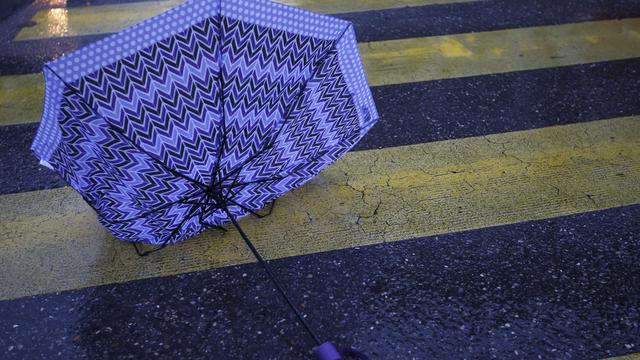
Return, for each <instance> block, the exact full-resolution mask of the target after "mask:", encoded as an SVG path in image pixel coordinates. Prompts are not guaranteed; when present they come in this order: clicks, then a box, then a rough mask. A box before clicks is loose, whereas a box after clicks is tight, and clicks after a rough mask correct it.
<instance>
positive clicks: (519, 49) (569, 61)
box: [360, 18, 640, 85]
mask: <svg viewBox="0 0 640 360" xmlns="http://www.w3.org/2000/svg"><path fill="white" fill-rule="evenodd" d="M360 49H361V51H362V55H363V61H364V63H365V66H366V68H367V76H368V78H369V82H370V83H371V84H372V85H388V84H399V83H407V82H414V81H427V80H435V79H443V78H455V77H463V76H471V75H483V74H495V73H503V72H510V71H520V70H530V69H543V68H550V67H556V66H566V65H576V64H584V63H591V62H598V61H606V60H619V59H628V58H634V57H640V18H631V19H624V20H608V21H595V22H584V23H577V24H563V25H554V26H541V27H532V28H523V29H513V30H499V31H489V32H482V33H469V34H461V35H446V36H435V37H428V38H416V39H402V40H391V41H379V42H372V43H366V44H361V45H360Z"/></svg>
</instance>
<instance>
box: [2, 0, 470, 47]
mask: <svg viewBox="0 0 640 360" xmlns="http://www.w3.org/2000/svg"><path fill="white" fill-rule="evenodd" d="M470 1H474V0H399V1H398V0H395V1H394V0H278V1H277V2H280V3H284V4H287V5H293V6H297V7H300V8H304V9H309V10H311V11H315V12H320V13H326V14H332V13H333V14H335V13H344V12H358V11H367V10H382V9H391V8H400V7H405V6H420V5H431V4H441V3H456V2H470ZM183 2H184V0H164V1H153V2H138V3H126V4H112V5H98V6H84V7H73V8H55V9H45V10H40V11H39V12H37V13H36V14H35V15H34V16H33V18H32V20H33V21H34V22H35V25H34V26H31V27H25V28H22V29H21V30H20V32H18V34H17V35H16V37H15V39H14V40H16V41H19V40H30V39H42V38H52V37H64V36H78V35H90V34H104V33H112V32H118V31H120V30H122V29H125V28H127V27H129V26H131V25H134V24H136V23H138V22H140V21H142V20H144V19H147V18H150V17H152V16H155V15H158V14H160V13H161V12H164V11H167V10H169V9H170V8H172V7H174V6H176V5H179V4H181V3H183Z"/></svg>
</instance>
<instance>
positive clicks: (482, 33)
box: [0, 0, 640, 359]
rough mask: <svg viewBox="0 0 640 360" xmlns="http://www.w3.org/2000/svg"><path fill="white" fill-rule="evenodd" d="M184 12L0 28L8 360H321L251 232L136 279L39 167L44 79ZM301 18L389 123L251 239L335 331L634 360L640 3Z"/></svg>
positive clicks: (56, 17) (307, 308) (449, 348)
mask: <svg viewBox="0 0 640 360" xmlns="http://www.w3.org/2000/svg"><path fill="white" fill-rule="evenodd" d="M178 2H179V1H177V0H145V1H140V0H126V1H119V0H98V1H91V2H89V1H84V0H78V1H76V0H66V1H65V0H38V1H35V2H33V3H32V4H26V5H25V6H23V7H21V8H19V9H18V10H17V11H15V12H14V13H13V14H12V15H10V16H9V17H7V18H5V19H4V20H2V22H0V50H1V51H0V358H2V359H5V358H6V359H41V358H46V359H58V358H60V359H98V358H104V359H129V358H131V359H146V358H160V359H176V358H189V359H306V358H312V355H311V349H312V347H313V342H312V340H311V339H310V338H308V336H306V335H305V332H304V331H303V329H302V328H301V327H300V325H299V324H298V323H297V322H296V319H295V317H294V316H293V314H292V313H291V311H290V310H289V309H288V308H287V306H286V303H285V302H284V301H283V300H282V299H281V298H280V297H279V295H278V293H277V292H276V290H275V289H274V288H273V287H272V285H271V283H270V282H269V279H268V278H267V276H266V275H265V273H264V271H263V270H262V269H261V268H260V266H259V265H258V264H257V263H255V259H253V257H252V255H251V253H250V252H249V251H248V250H247V249H246V248H245V247H244V244H243V243H242V240H241V239H240V237H239V235H238V234H237V233H236V232H235V231H229V232H226V233H225V232H222V231H215V230H212V231H208V232H206V233H204V234H202V235H199V236H198V237H196V238H194V239H191V240H189V241H187V242H185V243H183V244H180V245H176V246H172V247H170V248H168V249H166V250H164V251H163V252H161V253H159V254H157V255H154V256H152V257H151V256H150V257H148V258H145V259H144V260H141V259H139V258H138V257H137V256H135V254H134V253H133V250H132V249H131V247H130V246H127V244H124V243H122V242H120V241H117V240H116V239H114V238H113V237H112V236H111V235H110V234H109V233H108V232H106V231H105V230H104V229H103V228H102V227H101V226H100V225H99V224H98V223H97V221H96V218H95V214H94V212H93V211H92V210H91V209H90V208H89V207H88V205H87V204H86V203H84V201H83V200H82V199H81V198H80V197H79V196H78V195H77V194H76V193H75V192H74V191H73V190H72V189H70V188H69V187H67V186H66V185H65V184H64V182H63V181H62V180H61V179H60V178H59V177H58V176H57V175H55V174H54V173H52V172H50V171H49V170H47V169H45V168H43V167H41V166H39V165H38V163H37V161H36V160H35V158H34V157H33V156H32V155H31V154H30V152H29V145H30V143H31V141H32V139H33V136H34V134H35V131H36V129H37V126H38V116H39V114H40V110H41V109H40V107H41V97H42V81H41V78H40V75H39V74H38V72H39V71H40V69H41V67H42V65H43V64H44V63H45V62H46V61H49V60H51V59H55V58H57V57H59V56H62V55H64V54H65V53H68V52H70V51H73V50H74V49H77V48H79V47H81V46H83V45H86V44H89V43H91V42H94V41H97V40H99V39H101V38H103V37H105V36H108V35H109V33H111V32H113V31H115V30H117V29H118V28H119V27H122V26H124V25H123V24H125V23H127V22H128V21H131V19H138V20H142V19H144V18H145V17H148V16H153V15H154V14H157V13H158V12H160V11H162V9H165V8H167V6H168V4H169V5H170V4H174V3H175V4H177V3H178ZM283 2H285V3H289V4H291V3H294V2H295V1H288V0H283ZM295 3H296V4H299V5H300V6H304V7H307V8H310V9H315V10H318V11H323V12H326V13H329V14H334V13H335V14H334V15H335V16H338V17H341V18H344V19H347V20H350V21H352V22H353V23H354V26H355V29H356V33H357V34H358V40H359V42H360V43H361V52H362V53H363V54H364V55H363V58H364V59H365V67H366V71H367V75H368V77H369V79H370V80H372V84H373V85H374V86H373V87H372V92H373V95H374V98H375V101H376V104H377V107H378V110H379V112H380V115H381V120H380V122H379V123H378V124H377V125H376V126H375V127H374V128H373V129H372V130H371V131H370V132H369V133H368V134H367V135H366V136H365V138H364V139H363V140H362V141H361V142H360V143H359V144H358V145H357V146H356V147H355V148H354V149H353V150H352V151H351V152H349V153H348V154H347V155H346V156H345V157H344V158H343V159H341V160H340V161H338V162H336V163H335V164H334V165H332V166H331V167H329V168H328V169H326V170H325V171H323V172H322V174H321V175H320V176H318V177H317V178H315V179H314V180H312V181H310V182H309V183H308V184H306V185H305V186H303V187H302V188H300V189H297V190H295V191H293V192H292V193H290V194H288V195H286V196H284V197H282V198H281V199H279V200H278V202H277V203H276V206H275V208H274V211H273V213H272V214H271V215H270V216H269V217H267V218H264V219H249V218H247V219H243V220H242V225H243V228H244V229H245V231H246V232H247V233H248V234H250V236H251V238H252V239H253V240H254V242H255V244H256V247H258V248H259V250H260V251H261V253H263V255H264V257H265V258H266V259H269V262H270V265H271V266H272V267H273V268H274V272H275V273H276V274H277V276H278V277H279V278H280V279H281V280H282V282H283V283H284V284H285V287H286V289H287V291H288V292H289V293H290V294H291V296H292V298H293V301H294V302H295V303H296V304H297V305H298V306H299V307H300V308H301V309H302V311H303V312H304V314H305V316H306V318H307V320H308V321H309V322H310V323H311V324H312V325H313V326H314V327H315V328H316V329H317V332H318V333H319V334H320V336H321V337H322V338H324V339H328V340H332V341H334V342H335V343H336V344H337V345H339V346H340V347H348V346H351V347H355V348H357V349H360V350H362V351H363V352H365V353H366V354H368V355H369V356H370V357H371V358H372V359H602V358H609V357H621V358H620V359H623V358H624V359H639V358H640V356H639V355H638V353H640V268H639V266H638V258H639V256H640V237H639V236H638V234H639V233H640V205H639V204H640V100H639V99H640V37H638V35H637V34H639V33H640V20H638V18H639V17H640V3H638V2H637V1H633V0H616V1H608V0H586V1H578V0H566V1H563V2H557V1H551V0H502V1H498V0H484V1H470V0H457V1H447V0H415V1H410V2H403V3H402V4H401V5H398V3H397V2H394V1H390V0H389V1H387V0H362V1H357V2H347V1H335V2H333V1H332V2H325V1H320V0H300V1H297V2H295ZM331 4H333V5H331ZM332 6H333V7H335V9H333V8H332ZM132 9H133V10H132ZM134 10H135V11H134ZM334 10H335V11H334Z"/></svg>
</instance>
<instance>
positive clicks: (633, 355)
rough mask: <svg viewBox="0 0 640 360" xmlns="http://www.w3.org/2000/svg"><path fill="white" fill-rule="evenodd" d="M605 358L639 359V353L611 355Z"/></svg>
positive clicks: (618, 359)
mask: <svg viewBox="0 0 640 360" xmlns="http://www.w3.org/2000/svg"><path fill="white" fill-rule="evenodd" d="M606 360H640V353H635V354H627V355H622V356H616V357H611V358H607V359H606Z"/></svg>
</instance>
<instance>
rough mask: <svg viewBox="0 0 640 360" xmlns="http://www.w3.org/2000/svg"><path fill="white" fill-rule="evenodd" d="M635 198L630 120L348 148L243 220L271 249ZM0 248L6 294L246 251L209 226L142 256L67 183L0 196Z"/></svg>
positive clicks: (635, 155) (187, 267)
mask: <svg viewBox="0 0 640 360" xmlns="http://www.w3.org/2000/svg"><path fill="white" fill-rule="evenodd" d="M513 121H518V119H513ZM636 203H640V117H628V118H618V119H610V120H602V121H595V122H590V123H582V124H572V125H566V126H556V127H549V128H542V129H535V130H527V131H520V132H511V133H504V134H497V135H489V136H481V137H473V138H466V139H457V140H449V141H441V142H434V143H427V144H419V145H411V146H403V147H396V148H387V149H381V150H369V151H360V152H352V153H349V154H347V155H346V156H345V157H344V158H343V159H342V160H340V161H338V162H337V163H336V164H334V165H333V166H331V167H329V168H328V169H327V170H325V171H324V172H323V173H322V174H321V175H320V176H318V177H317V178H316V179H314V180H312V181H311V182H310V183H308V184H307V185H305V186H304V187H302V188H300V189H298V190H296V191H293V192H292V193H290V194H287V195H285V196H284V197H283V198H282V199H281V200H280V201H279V202H278V204H277V206H276V208H275V210H274V212H273V214H272V215H271V216H270V217H268V218H265V219H253V218H252V219H243V220H242V221H241V223H242V225H243V226H244V227H245V229H246V232H247V233H248V234H250V236H251V237H252V238H253V239H254V241H255V243H256V246H257V247H258V248H259V249H260V250H261V252H262V253H263V254H264V255H265V257H266V258H269V259H274V258H282V257H287V256H294V255H301V254H309V253H315V252H322V251H328V250H334V249H341V248H349V247H354V246H361V245H368V244H376V243H381V242H385V241H397V240H404V239H411V238H416V237H422V236H427V235H433V234H441V233H450V232H456V231H462V230H468V229H476V228H482V227H488V226H496V225H500V224H510V223H515V222H521V221H527V220H535V219H543V218H549V217H554V216H561V215H567V214H573V213H580V212H586V211H593V210H599V209H606V208H611V207H616V206H622V205H628V204H636ZM0 249H2V251H0V283H1V284H2V287H0V299H9V298H16V297H21V296H26V295H32V294H40V293H47V292H52V291H61V290H69V289H76V288H82V287H87V286H96V285H100V284H107V283H114V282H123V281H127V280H133V279H142V278H149V277H156V276H162V275H171V274H177V273H185V272H190V271H196V270H203V269H208V268H213V267H220V266H226V265H232V264H241V263H246V262H250V261H253V258H252V257H251V255H250V254H249V252H248V251H247V250H246V249H245V246H244V245H243V243H242V241H241V240H240V239H239V238H238V236H237V233H236V232H235V231H230V232H228V233H226V234H225V233H222V232H220V231H215V230H211V231H207V232H206V233H204V234H202V235H200V236H198V237H196V238H194V239H191V240H188V241H186V242H184V243H182V244H180V245H177V246H173V247H170V248H168V249H166V250H164V251H163V252H161V253H159V254H156V255H154V256H151V257H148V258H145V259H139V258H138V257H137V256H136V255H135V254H134V252H133V251H132V249H131V247H130V246H128V245H127V244H125V243H122V242H120V241H117V240H115V239H113V237H112V236H110V235H109V234H108V233H107V231H105V230H104V229H103V228H102V227H101V226H100V225H99V224H98V223H97V221H96V217H95V215H94V213H93V212H92V210H90V209H89V207H88V206H87V205H86V204H84V203H83V201H82V200H81V198H80V197H79V196H78V195H76V193H75V192H74V191H73V190H71V189H70V188H62V189H55V190H44V191H35V192H28V193H20V194H11V195H4V196H1V197H0Z"/></svg>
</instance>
